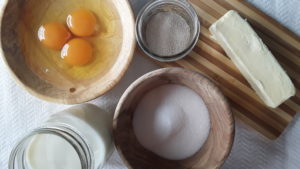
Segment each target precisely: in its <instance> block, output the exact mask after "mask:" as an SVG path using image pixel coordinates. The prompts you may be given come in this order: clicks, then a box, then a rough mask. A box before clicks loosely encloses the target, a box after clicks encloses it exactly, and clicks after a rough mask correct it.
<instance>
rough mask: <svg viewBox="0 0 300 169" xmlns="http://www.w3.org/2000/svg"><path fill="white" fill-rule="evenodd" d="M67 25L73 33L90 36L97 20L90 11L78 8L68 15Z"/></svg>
mask: <svg viewBox="0 0 300 169" xmlns="http://www.w3.org/2000/svg"><path fill="white" fill-rule="evenodd" d="M67 25H68V27H69V29H70V30H71V32H72V33H73V34H74V35H77V36H90V35H92V34H94V33H95V31H96V25H97V20H96V17H95V15H94V14H93V13H92V12H90V11H88V10H84V9H79V10H76V11H74V12H72V13H71V14H70V15H68V17H67Z"/></svg>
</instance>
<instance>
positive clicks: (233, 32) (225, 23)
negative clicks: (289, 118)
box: [209, 10, 295, 108]
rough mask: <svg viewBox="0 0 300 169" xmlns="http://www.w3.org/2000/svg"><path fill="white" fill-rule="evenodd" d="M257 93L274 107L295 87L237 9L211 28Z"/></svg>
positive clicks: (291, 92) (286, 97)
mask: <svg viewBox="0 0 300 169" xmlns="http://www.w3.org/2000/svg"><path fill="white" fill-rule="evenodd" d="M209 30H210V32H211V33H212V35H213V37H214V38H215V39H216V40H217V41H218V43H219V44H220V45H221V46H222V48H223V49H224V50H225V52H226V54H227V55H228V56H229V57H230V58H231V60H232V61H233V62H234V64H235V65H236V66H237V68H238V69H239V70H240V72H241V73H242V74H243V76H244V77H245V78H246V79H247V81H248V82H249V83H250V85H251V86H252V88H253V89H254V90H255V91H256V93H257V95H258V96H259V97H260V98H261V99H262V100H263V101H264V102H265V104H266V105H267V106H269V107H272V108H275V107H277V106H279V105H280V104H281V103H282V102H284V101H285V100H287V99H288V98H290V97H291V96H293V95H295V87H294V85H293V83H292V82H291V80H290V78H289V77H288V75H287V74H286V72H285V71H284V70H283V69H282V67H281V66H280V65H279V63H278V62H277V60H276V59H275V57H274V56H273V55H272V53H271V52H270V51H269V49H268V48H267V46H266V45H265V44H264V43H263V42H262V40H261V38H260V37H259V36H258V35H257V34H256V32H255V31H254V30H253V29H252V28H251V26H250V25H249V24H248V22H247V21H245V20H244V19H243V18H241V17H240V15H239V14H238V13H237V12H236V11H233V10H231V11H229V12H227V13H226V14H225V15H224V16H223V17H221V18H220V19H219V20H218V21H216V22H215V23H214V24H212V25H211V27H210V28H209Z"/></svg>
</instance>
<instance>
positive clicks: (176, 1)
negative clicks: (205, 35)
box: [135, 0, 200, 62]
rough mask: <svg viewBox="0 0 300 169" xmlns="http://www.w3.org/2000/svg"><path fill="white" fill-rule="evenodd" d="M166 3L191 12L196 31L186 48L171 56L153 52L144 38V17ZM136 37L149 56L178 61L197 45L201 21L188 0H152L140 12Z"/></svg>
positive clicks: (166, 60)
mask: <svg viewBox="0 0 300 169" xmlns="http://www.w3.org/2000/svg"><path fill="white" fill-rule="evenodd" d="M165 4H171V5H175V6H179V7H181V8H182V9H184V10H185V11H186V12H187V14H189V16H190V18H191V20H192V21H193V27H194V31H193V33H192V37H193V38H192V39H191V41H190V43H189V44H188V45H187V47H186V49H184V50H183V51H181V52H180V53H177V54H175V55H170V56H160V55H158V54H155V53H153V52H152V51H151V50H150V49H149V48H148V47H147V45H145V44H146V42H145V40H144V38H143V35H142V33H143V31H142V27H143V19H144V18H145V17H146V16H147V15H148V14H149V13H150V12H151V11H152V10H153V9H155V8H158V7H160V6H161V5H165ZM135 35H136V39H137V42H138V44H139V46H140V47H141V49H142V51H143V52H145V53H146V54H147V55H148V56H150V57H151V58H153V59H155V60H158V61H161V62H171V61H176V60H179V59H182V58H183V57H185V56H186V55H187V54H188V53H189V52H190V51H191V50H192V49H193V48H194V46H195V45H196V43H197V41H198V38H199V35H200V21H199V19H198V16H197V13H196V11H195V9H194V8H193V7H192V5H191V4H190V3H189V2H187V1H186V0H152V1H150V2H148V3H147V4H146V5H145V6H144V7H143V8H142V9H141V11H140V12H139V14H138V16H137V18H136V33H135Z"/></svg>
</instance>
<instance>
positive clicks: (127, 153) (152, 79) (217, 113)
mask: <svg viewBox="0 0 300 169" xmlns="http://www.w3.org/2000/svg"><path fill="white" fill-rule="evenodd" d="M168 83H175V84H181V85H185V86H187V87H189V88H191V89H193V90H194V91H195V92H197V93H198V94H199V95H200V96H201V97H202V98H203V100H204V102H205V104H206V106H207V108H208V110H209V112H210V121H211V129H210V134H209V136H208V139H207V140H206V142H205V144H204V145H203V147H202V148H201V149H200V150H199V151H198V152H197V153H196V154H195V155H193V156H192V157H190V158H187V159H184V160H176V161H174V160H167V159H164V158H161V157H159V156H157V155H155V154H154V153H152V152H150V151H148V150H146V149H145V148H143V146H142V145H141V144H140V143H139V142H138V140H137V138H136V136H135V134H134V131H133V127H132V119H133V113H134V110H135V108H136V106H137V104H138V102H139V100H140V99H141V98H142V97H143V95H144V94H145V93H146V92H148V91H149V90H151V89H153V88H155V87H158V86H160V85H163V84H168ZM113 135H114V139H115V145H116V148H117V150H118V152H119V153H120V155H121V157H122V159H123V160H124V162H125V163H126V165H127V167H128V168H131V169H154V168H155V169H215V168H220V167H221V166H222V164H223V163H224V161H225V159H226V158H227V156H228V155H229V152H230V150H231V147H232V144H233V138H234V119H233V116H232V113H231V111H230V107H229V105H228V103H227V101H226V98H225V97H224V96H223V94H222V93H221V91H220V90H219V88H218V87H217V86H216V85H215V84H214V83H213V82H211V81H210V80H209V79H207V78H206V77H205V76H203V75H201V74H199V73H196V72H192V71H189V70H185V69H181V68H164V69H159V70H156V71H153V72H150V73H148V74H146V75H144V76H142V77H141V78H139V79H138V80H136V81H135V82H134V83H133V84H131V85H130V86H129V88H128V89H127V90H126V91H125V93H124V94H123V96H122V97H121V99H120V101H119V104H118V106H117V108H116V112H115V116H114V121H113Z"/></svg>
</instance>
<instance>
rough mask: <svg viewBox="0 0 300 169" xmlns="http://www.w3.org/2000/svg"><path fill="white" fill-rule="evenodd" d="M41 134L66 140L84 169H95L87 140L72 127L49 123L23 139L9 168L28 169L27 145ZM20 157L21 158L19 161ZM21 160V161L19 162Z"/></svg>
mask: <svg viewBox="0 0 300 169" xmlns="http://www.w3.org/2000/svg"><path fill="white" fill-rule="evenodd" d="M39 134H53V135H56V136H59V137H60V138H63V139H64V140H66V141H67V142H68V143H69V144H70V145H71V146H72V147H73V148H74V150H75V151H76V153H77V154H78V157H79V159H80V163H81V168H82V169H94V167H95V166H94V154H93V151H91V148H90V145H89V144H88V143H87V141H86V139H85V138H84V137H83V136H82V135H81V134H80V133H79V132H78V131H77V130H76V129H74V128H73V127H72V126H69V125H67V124H63V123H48V124H45V125H43V126H41V127H39V128H36V129H34V130H32V131H31V132H30V133H29V134H27V135H25V137H23V138H21V139H20V140H19V141H18V142H17V144H16V146H15V147H14V148H13V149H12V151H11V154H10V157H9V162H8V168H9V169H27V167H26V166H25V165H24V159H25V158H24V154H25V148H26V147H24V146H25V145H28V144H26V143H27V141H29V140H30V138H32V137H34V136H36V135H39ZM18 156H21V158H20V159H22V160H21V161H20V160H19V158H18ZM18 160H19V161H18Z"/></svg>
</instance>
